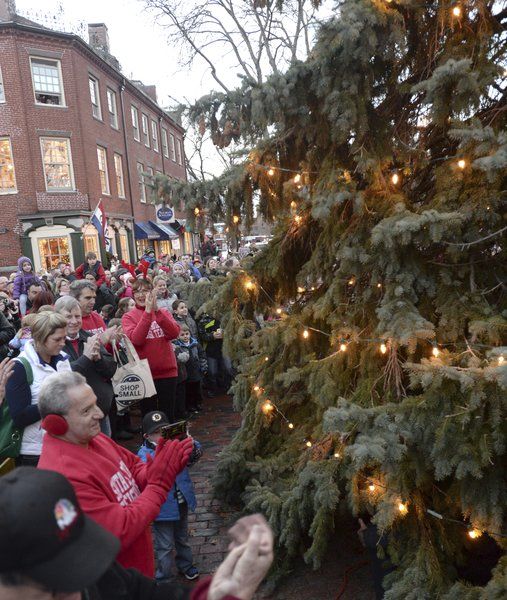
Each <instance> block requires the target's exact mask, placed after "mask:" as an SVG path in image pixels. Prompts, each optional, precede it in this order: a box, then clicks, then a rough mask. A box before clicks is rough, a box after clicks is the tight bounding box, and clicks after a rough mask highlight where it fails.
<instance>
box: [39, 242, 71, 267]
mask: <svg viewBox="0 0 507 600" xmlns="http://www.w3.org/2000/svg"><path fill="white" fill-rule="evenodd" d="M38 243H39V256H40V258H41V266H42V267H45V268H46V269H47V270H48V271H50V270H51V269H55V268H56V266H57V265H58V263H60V262H63V263H65V264H69V263H70V252H69V238H68V236H62V237H50V238H40V239H39V240H38Z"/></svg>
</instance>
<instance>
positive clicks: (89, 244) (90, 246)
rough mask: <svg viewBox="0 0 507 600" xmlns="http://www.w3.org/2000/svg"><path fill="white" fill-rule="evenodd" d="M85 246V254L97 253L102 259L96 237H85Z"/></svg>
mask: <svg viewBox="0 0 507 600" xmlns="http://www.w3.org/2000/svg"><path fill="white" fill-rule="evenodd" d="M83 246H84V252H85V254H86V253H87V252H95V254H96V255H97V256H98V257H100V252H99V242H98V239H97V236H96V235H84V236H83Z"/></svg>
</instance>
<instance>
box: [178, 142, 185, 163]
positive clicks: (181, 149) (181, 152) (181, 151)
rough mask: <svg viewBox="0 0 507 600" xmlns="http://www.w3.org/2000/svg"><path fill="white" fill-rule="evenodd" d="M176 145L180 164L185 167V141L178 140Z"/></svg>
mask: <svg viewBox="0 0 507 600" xmlns="http://www.w3.org/2000/svg"><path fill="white" fill-rule="evenodd" d="M176 144H177V148H178V153H177V154H178V164H179V165H183V162H184V154H183V140H182V139H181V138H176Z"/></svg>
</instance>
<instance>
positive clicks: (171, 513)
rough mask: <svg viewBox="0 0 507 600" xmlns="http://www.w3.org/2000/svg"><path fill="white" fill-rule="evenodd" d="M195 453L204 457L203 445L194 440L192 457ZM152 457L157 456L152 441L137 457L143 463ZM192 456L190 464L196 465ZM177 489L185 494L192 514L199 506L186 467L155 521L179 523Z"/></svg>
mask: <svg viewBox="0 0 507 600" xmlns="http://www.w3.org/2000/svg"><path fill="white" fill-rule="evenodd" d="M195 452H197V456H198V458H200V457H201V456H202V450H201V444H199V442H198V441H197V440H194V451H193V454H192V456H195ZM148 455H150V456H151V457H154V456H155V445H154V444H152V443H151V442H150V441H148V440H146V441H145V442H144V444H143V445H142V446H141V447H140V448H139V451H138V452H137V456H139V458H140V459H141V460H142V461H143V462H146V461H147V456H148ZM192 456H191V458H190V462H192V464H195V463H196V462H197V460H198V458H197V460H196V459H195V458H194V460H193V461H192ZM176 488H178V489H179V491H180V492H181V493H182V494H183V497H184V498H185V501H186V503H187V505H188V508H189V510H190V511H191V512H193V511H194V510H195V507H196V505H197V501H196V498H195V490H194V484H193V483H192V480H191V479H190V473H189V471H188V467H185V468H184V469H183V471H182V472H181V473H180V474H179V475H177V476H176V483H175V484H174V485H173V487H172V488H171V489H170V490H169V494H168V495H167V500H166V501H165V502H164V504H162V507H161V509H160V514H159V515H158V517H157V518H156V519H155V521H179V519H180V509H179V504H178V498H177V495H176Z"/></svg>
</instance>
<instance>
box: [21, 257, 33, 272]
mask: <svg viewBox="0 0 507 600" xmlns="http://www.w3.org/2000/svg"><path fill="white" fill-rule="evenodd" d="M25 262H28V263H30V266H31V267H32V271H33V265H32V261H31V260H30V259H29V258H28V256H20V257H19V258H18V269H19V270H20V271H22V270H23V269H22V265H23V263H25Z"/></svg>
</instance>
